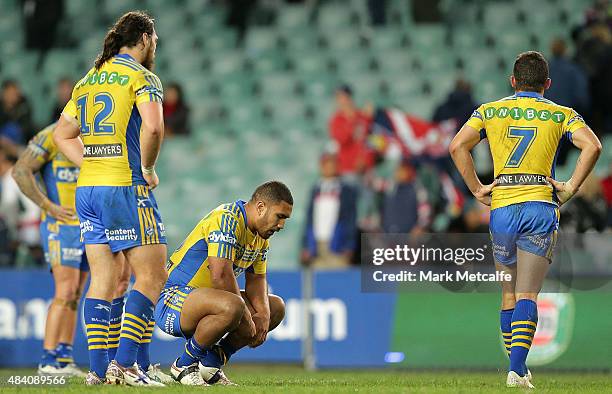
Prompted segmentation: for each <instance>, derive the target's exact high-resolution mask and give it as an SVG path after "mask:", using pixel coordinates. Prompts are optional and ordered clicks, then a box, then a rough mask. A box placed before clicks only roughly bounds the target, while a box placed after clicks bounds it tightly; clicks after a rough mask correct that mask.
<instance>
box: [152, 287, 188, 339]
mask: <svg viewBox="0 0 612 394" xmlns="http://www.w3.org/2000/svg"><path fill="white" fill-rule="evenodd" d="M193 290H194V288H193V287H190V286H169V287H166V288H165V289H163V290H162V292H161V294H160V295H159V299H158V300H157V306H156V307H155V323H156V324H157V326H158V327H159V328H161V329H162V330H163V331H164V332H165V333H166V334H170V335H172V336H174V337H183V338H187V339H189V338H188V337H187V336H185V334H184V333H183V331H182V330H181V310H182V309H183V302H184V301H185V298H187V296H188V295H189V293H191V292H192V291H193Z"/></svg>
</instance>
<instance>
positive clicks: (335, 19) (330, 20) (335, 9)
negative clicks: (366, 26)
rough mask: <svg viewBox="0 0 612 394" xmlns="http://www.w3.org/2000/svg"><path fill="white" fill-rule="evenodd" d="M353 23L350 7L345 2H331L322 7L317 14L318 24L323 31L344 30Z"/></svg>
mask: <svg viewBox="0 0 612 394" xmlns="http://www.w3.org/2000/svg"><path fill="white" fill-rule="evenodd" d="M351 24H352V21H351V13H350V9H349V8H347V7H346V5H344V4H334V3H332V4H329V5H326V6H323V7H320V8H319V10H318V16H317V25H318V26H319V29H321V30H323V31H334V30H342V29H346V28H348V27H350V26H351Z"/></svg>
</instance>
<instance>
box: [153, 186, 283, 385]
mask: <svg viewBox="0 0 612 394" xmlns="http://www.w3.org/2000/svg"><path fill="white" fill-rule="evenodd" d="M292 207H293V197H292V196H291V192H290V191H289V189H288V188H287V186H285V185H284V184H282V183H280V182H275V181H271V182H266V183H264V184H262V185H260V186H259V187H257V189H256V190H255V192H254V193H253V195H252V197H251V199H250V200H249V201H248V202H245V201H242V200H238V201H236V202H233V203H228V204H223V205H220V206H219V207H217V208H215V209H214V210H212V211H211V212H210V213H209V214H208V215H206V217H204V219H202V220H201V221H200V222H199V223H198V224H197V226H196V227H195V228H194V229H193V230H192V231H191V233H190V234H189V235H188V236H187V238H186V239H185V241H184V242H183V244H182V245H181V246H180V247H179V248H178V249H177V250H176V251H175V252H174V254H173V255H172V256H171V257H170V261H169V262H168V272H169V277H168V282H167V283H166V285H165V287H164V289H163V291H162V293H161V295H160V298H159V301H158V302H157V307H156V309H155V321H156V323H157V325H158V326H159V327H160V328H161V329H163V330H164V331H165V332H166V333H168V334H170V335H173V336H176V337H184V338H185V339H187V342H186V344H185V351H184V352H183V354H181V355H180V357H179V358H177V359H176V361H175V362H174V364H173V365H172V367H171V369H170V372H171V374H172V376H173V377H174V379H176V380H177V381H178V382H180V383H182V384H185V385H200V386H206V385H208V384H214V383H217V382H219V384H225V385H231V384H233V383H231V382H230V381H229V380H228V379H227V377H226V376H225V374H224V373H223V371H222V370H221V367H222V366H223V365H225V364H227V362H228V360H229V359H230V357H231V356H232V354H234V353H236V352H237V351H238V350H239V349H241V348H243V347H245V346H247V345H248V346H250V347H257V346H259V345H261V344H262V343H264V341H265V340H266V336H267V334H268V332H269V331H271V330H273V329H274V328H276V327H277V326H278V325H279V324H280V322H281V321H282V319H283V317H284V316H285V306H284V303H283V300H282V299H281V298H280V297H278V296H275V295H272V294H268V292H267V282H266V254H267V252H268V247H269V241H268V238H270V237H271V236H272V235H273V234H274V233H275V232H277V231H280V230H282V229H283V227H284V225H285V220H287V219H288V218H289V216H290V215H291V210H292ZM243 272H246V274H245V276H246V278H245V279H246V286H245V290H242V291H241V290H240V289H239V287H238V282H237V281H236V277H238V276H239V275H240V274H242V273H243Z"/></svg>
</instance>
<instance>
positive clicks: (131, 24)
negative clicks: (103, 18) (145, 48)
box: [95, 11, 153, 69]
mask: <svg viewBox="0 0 612 394" xmlns="http://www.w3.org/2000/svg"><path fill="white" fill-rule="evenodd" d="M143 33H147V34H149V35H153V18H151V17H150V16H149V15H148V14H147V13H146V12H144V11H130V12H128V13H126V14H124V15H123V16H122V17H121V18H119V20H118V21H117V22H115V24H114V25H113V27H111V29H110V30H109V31H108V33H106V37H104V49H103V50H102V53H101V54H99V55H98V57H97V58H96V63H95V67H96V69H99V68H100V67H102V65H103V64H104V62H106V61H107V60H108V59H110V58H112V57H113V56H115V55H116V54H118V53H119V50H120V49H121V47H123V46H127V47H133V46H135V45H136V44H138V42H140V40H141V38H142V35H143Z"/></svg>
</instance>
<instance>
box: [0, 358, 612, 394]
mask: <svg viewBox="0 0 612 394" xmlns="http://www.w3.org/2000/svg"><path fill="white" fill-rule="evenodd" d="M33 374H35V371H34V370H32V369H3V370H0V392H2V393H3V394H4V393H13V392H30V393H47V392H49V393H74V394H77V393H84V392H91V393H145V392H146V393H150V392H151V391H152V390H153V391H154V392H156V393H193V392H194V391H195V390H197V388H194V387H188V386H180V385H172V386H170V387H167V388H160V389H142V388H135V387H118V386H103V387H100V386H97V387H86V386H85V385H84V384H83V383H82V382H81V381H80V380H71V381H69V382H68V383H67V385H65V386H42V387H41V386H19V387H18V386H10V385H7V384H6V380H7V378H8V377H9V376H11V375H21V376H23V375H33ZM227 374H228V376H229V377H230V378H231V379H233V380H234V382H236V383H238V384H239V386H238V387H207V388H205V390H206V392H207V393H221V392H224V393H230V392H231V393H261V392H266V393H267V392H280V393H291V394H293V393H334V394H337V393H385V394H386V393H508V392H522V391H523V390H520V389H519V390H517V389H508V388H506V387H505V385H504V383H505V374H504V373H503V372H499V373H495V372H460V371H450V372H444V371H433V372H432V371H427V372H419V371H406V370H324V371H317V372H307V371H304V370H303V369H302V368H300V367H297V366H286V365H283V366H277V365H236V366H233V367H228V369H227ZM533 383H534V385H535V386H536V390H537V392H538V393H612V376H611V375H610V374H605V373H573V372H570V373H565V372H563V373H553V372H539V373H538V371H537V370H536V371H534V382H533Z"/></svg>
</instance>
